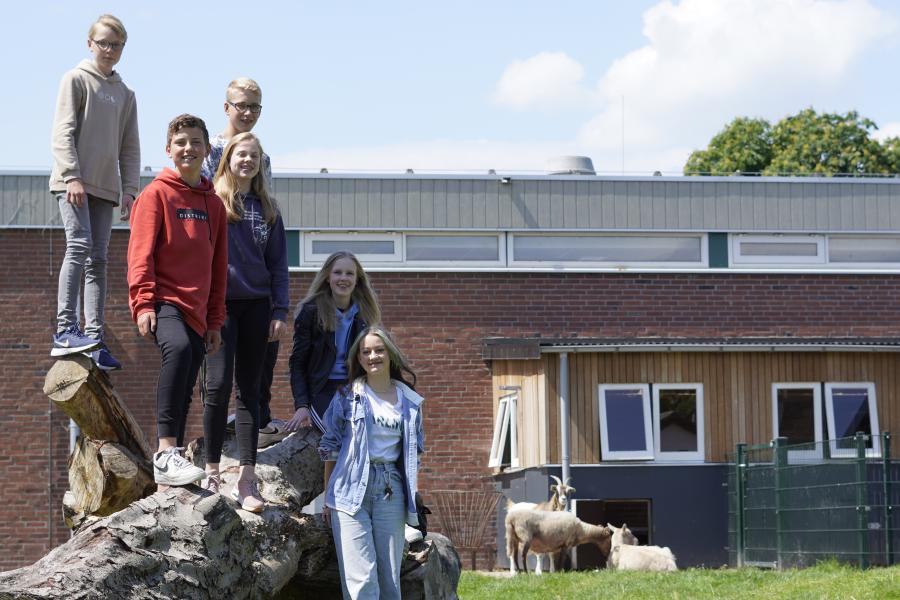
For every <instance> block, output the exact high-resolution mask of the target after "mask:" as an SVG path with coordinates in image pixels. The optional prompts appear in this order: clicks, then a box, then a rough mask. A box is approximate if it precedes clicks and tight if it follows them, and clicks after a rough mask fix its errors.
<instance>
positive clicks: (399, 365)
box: [347, 325, 416, 389]
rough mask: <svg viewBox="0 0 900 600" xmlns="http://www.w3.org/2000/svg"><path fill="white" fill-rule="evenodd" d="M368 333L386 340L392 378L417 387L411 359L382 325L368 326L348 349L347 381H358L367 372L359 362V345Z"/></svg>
mask: <svg viewBox="0 0 900 600" xmlns="http://www.w3.org/2000/svg"><path fill="white" fill-rule="evenodd" d="M368 335H377V336H378V337H380V338H381V341H382V342H384V348H385V350H387V353H388V358H390V360H391V368H390V373H391V379H394V380H396V381H402V382H403V383H405V384H407V385H408V386H409V387H411V388H413V389H415V385H416V374H415V372H414V371H413V370H412V368H411V367H410V366H409V361H408V360H407V359H406V357H405V356H404V355H403V352H401V351H400V348H399V347H398V346H397V342H395V341H394V338H393V337H391V334H390V333H388V331H387V329H385V328H384V327H381V326H380V325H375V326H374V327H366V328H365V330H363V331H362V333H360V334H359V335H358V336H356V339H355V340H353V345H352V346H350V349H349V350H347V381H350V382H353V381H356V380H357V379H358V378H360V377H364V376H365V374H366V371H365V369H363V367H362V365H361V364H360V363H359V347H360V346H361V345H362V342H363V340H364V339H366V336H368ZM404 374H407V375H409V377H410V378H412V381H410V380H409V379H407V378H405V377H404V376H403V375H404Z"/></svg>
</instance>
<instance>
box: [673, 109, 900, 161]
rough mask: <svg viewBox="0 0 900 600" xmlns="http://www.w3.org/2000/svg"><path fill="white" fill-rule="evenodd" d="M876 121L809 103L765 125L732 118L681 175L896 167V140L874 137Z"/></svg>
mask: <svg viewBox="0 0 900 600" xmlns="http://www.w3.org/2000/svg"><path fill="white" fill-rule="evenodd" d="M877 129H878V127H877V125H875V122H874V121H872V120H871V119H866V118H864V117H860V116H859V114H858V113H857V112H856V111H850V112H848V113H846V114H838V113H822V114H819V113H817V112H816V111H815V110H814V109H812V108H807V109H804V110H801V111H800V112H799V113H797V114H796V115H792V116H789V117H785V118H784V119H782V120H781V121H779V122H778V123H776V124H775V126H774V127H772V126H770V125H769V124H768V122H766V121H765V120H763V119H748V118H744V117H741V118H737V119H735V120H734V121H732V122H731V123H730V124H729V125H728V126H727V127H725V129H723V130H722V131H721V132H719V133H718V134H716V136H715V137H714V138H713V139H712V140H710V142H709V146H708V147H707V148H706V150H698V151H695V152H694V153H692V154H691V156H690V158H688V161H687V163H686V164H685V167H684V173H685V175H731V174H749V173H761V174H763V175H811V174H816V175H826V176H860V175H877V174H892V173H898V172H900V140H898V139H897V138H892V139H890V140H886V141H885V143H884V144H880V143H878V141H877V140H875V139H874V138H872V136H871V134H872V133H873V132H874V131H875V130H877Z"/></svg>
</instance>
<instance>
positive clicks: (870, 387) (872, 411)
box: [825, 381, 881, 458]
mask: <svg viewBox="0 0 900 600" xmlns="http://www.w3.org/2000/svg"><path fill="white" fill-rule="evenodd" d="M842 387H862V388H866V391H867V394H866V396H867V401H868V403H869V429H870V433H871V436H872V447H871V448H866V456H868V457H874V458H877V457H880V456H881V438H880V434H881V430H880V429H879V428H878V402H877V400H876V398H875V384H874V383H873V382H870V381H849V382H828V383H826V384H825V414H826V416H827V422H828V437H829V439H830V442H829V443H830V445H831V456H834V457H856V450H855V449H853V448H849V449H848V448H838V447H837V444H836V443H835V430H834V398H833V396H832V394H833V391H834V388H842Z"/></svg>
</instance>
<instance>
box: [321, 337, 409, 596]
mask: <svg viewBox="0 0 900 600" xmlns="http://www.w3.org/2000/svg"><path fill="white" fill-rule="evenodd" d="M347 362H348V365H347V366H348V372H349V381H350V383H349V384H348V385H346V386H344V387H343V388H341V389H339V390H338V391H337V392H336V393H335V395H334V398H333V399H332V401H331V405H330V406H329V407H328V410H327V411H326V413H325V419H324V421H325V424H326V431H325V435H324V436H323V437H322V439H321V441H320V442H319V454H320V455H321V457H322V459H323V460H324V461H325V508H324V511H323V512H324V516H325V520H326V521H327V522H328V523H329V524H330V525H331V529H332V534H333V536H334V545H335V548H336V550H337V556H338V565H339V567H340V571H341V581H342V589H343V594H344V598H346V599H351V598H352V599H353V600H362V599H368V598H373V599H378V598H381V599H390V598H397V599H399V598H400V565H401V563H402V561H403V543H404V529H405V524H407V523H408V524H410V525H418V515H417V514H416V505H415V497H416V489H417V477H418V469H419V454H421V453H422V452H423V451H424V435H423V431H422V401H423V398H422V396H420V395H419V394H417V393H416V392H415V391H414V390H413V385H415V381H416V376H415V373H413V371H412V369H410V368H409V365H408V364H407V361H406V358H404V356H403V354H402V353H401V352H400V350H399V349H398V348H397V345H396V344H395V343H394V341H393V339H391V337H390V335H389V334H388V333H387V331H385V330H384V329H382V328H381V327H369V328H367V329H366V330H365V331H363V332H362V333H361V334H360V335H359V337H357V338H356V341H355V342H354V343H353V345H352V346H351V348H350V351H349V352H348V353H347ZM403 374H407V375H408V376H409V377H410V378H411V383H409V384H408V383H406V382H405V381H404V378H403Z"/></svg>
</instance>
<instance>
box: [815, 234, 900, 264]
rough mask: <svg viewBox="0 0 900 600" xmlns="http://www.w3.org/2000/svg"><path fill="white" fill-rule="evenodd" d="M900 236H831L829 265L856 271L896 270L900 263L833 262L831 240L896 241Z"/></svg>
mask: <svg viewBox="0 0 900 600" xmlns="http://www.w3.org/2000/svg"><path fill="white" fill-rule="evenodd" d="M898 237H900V236H896V235H890V234H885V233H873V234H872V235H829V236H828V241H829V246H828V248H827V252H828V254H827V257H828V264H830V265H835V266H841V267H847V268H850V267H852V268H854V269H896V268H897V267H898V266H900V262H897V261H894V262H859V261H839V260H831V246H830V242H831V240H836V239H837V240H847V239H855V240H863V241H871V240H873V239H882V238H883V239H893V240H896V239H898Z"/></svg>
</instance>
